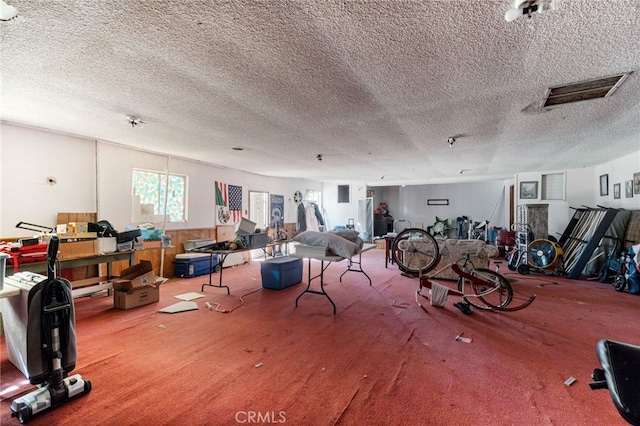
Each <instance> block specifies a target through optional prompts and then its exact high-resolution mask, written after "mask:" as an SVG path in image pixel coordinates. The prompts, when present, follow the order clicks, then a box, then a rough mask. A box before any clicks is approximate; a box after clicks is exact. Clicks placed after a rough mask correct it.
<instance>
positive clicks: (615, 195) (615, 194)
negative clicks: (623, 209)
mask: <svg viewBox="0 0 640 426" xmlns="http://www.w3.org/2000/svg"><path fill="white" fill-rule="evenodd" d="M613 198H615V199H618V198H620V184H619V183H614V184H613Z"/></svg>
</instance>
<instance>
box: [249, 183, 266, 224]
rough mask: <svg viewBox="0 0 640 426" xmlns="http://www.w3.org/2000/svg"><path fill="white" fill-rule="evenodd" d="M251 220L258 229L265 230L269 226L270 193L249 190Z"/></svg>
mask: <svg viewBox="0 0 640 426" xmlns="http://www.w3.org/2000/svg"><path fill="white" fill-rule="evenodd" d="M249 220H250V221H252V222H255V223H256V229H259V230H261V231H264V230H265V229H267V227H268V226H269V193H268V192H262V191H249Z"/></svg>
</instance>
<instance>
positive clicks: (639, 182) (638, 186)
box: [633, 172, 640, 194]
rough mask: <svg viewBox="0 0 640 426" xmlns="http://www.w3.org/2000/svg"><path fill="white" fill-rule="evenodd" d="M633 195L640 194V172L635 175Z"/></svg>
mask: <svg viewBox="0 0 640 426" xmlns="http://www.w3.org/2000/svg"><path fill="white" fill-rule="evenodd" d="M633 193H634V194H640V172H638V173H634V174H633Z"/></svg>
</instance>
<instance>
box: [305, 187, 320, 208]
mask: <svg viewBox="0 0 640 426" xmlns="http://www.w3.org/2000/svg"><path fill="white" fill-rule="evenodd" d="M303 200H305V201H309V202H311V203H316V205H317V206H318V207H321V206H322V192H320V191H316V190H313V189H307V190H306V191H305V194H304V198H303Z"/></svg>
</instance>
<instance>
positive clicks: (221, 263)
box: [200, 253, 231, 295]
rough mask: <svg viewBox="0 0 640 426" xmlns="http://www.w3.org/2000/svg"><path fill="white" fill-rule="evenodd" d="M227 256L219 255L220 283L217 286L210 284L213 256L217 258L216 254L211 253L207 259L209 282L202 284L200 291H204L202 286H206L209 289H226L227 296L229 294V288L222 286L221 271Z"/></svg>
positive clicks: (226, 254)
mask: <svg viewBox="0 0 640 426" xmlns="http://www.w3.org/2000/svg"><path fill="white" fill-rule="evenodd" d="M228 255H229V254H228V253H225V254H221V255H220V256H221V259H219V260H220V282H219V284H218V285H215V284H213V283H212V282H211V275H212V274H213V256H217V255H216V254H213V253H211V256H210V257H209V282H208V283H204V284H202V287H201V288H200V291H201V292H202V291H204V286H205V285H208V286H210V287H218V288H226V289H227V294H228V295H229V294H231V290H230V289H229V286H226V285H222V271H223V270H224V267H223V266H224V260H225V259H226V258H227V256H228Z"/></svg>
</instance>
